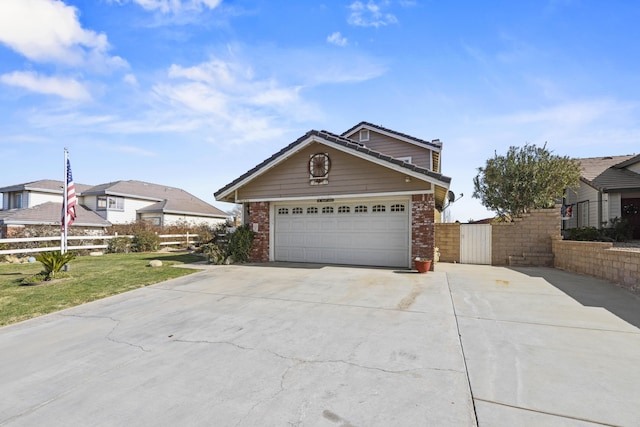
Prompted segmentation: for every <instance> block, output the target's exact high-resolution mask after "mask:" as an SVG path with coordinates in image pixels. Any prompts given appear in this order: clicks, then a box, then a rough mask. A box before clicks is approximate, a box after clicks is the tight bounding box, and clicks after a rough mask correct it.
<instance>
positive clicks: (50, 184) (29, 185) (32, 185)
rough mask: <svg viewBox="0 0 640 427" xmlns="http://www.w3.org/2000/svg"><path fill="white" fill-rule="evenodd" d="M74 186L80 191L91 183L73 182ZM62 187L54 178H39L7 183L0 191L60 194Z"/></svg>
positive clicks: (62, 183) (89, 186)
mask: <svg viewBox="0 0 640 427" xmlns="http://www.w3.org/2000/svg"><path fill="white" fill-rule="evenodd" d="M74 185H75V187H76V192H77V193H80V192H82V191H84V190H86V189H88V188H91V185H87V184H78V183H76V182H74ZM63 187H64V182H62V181H57V180H55V179H40V180H38V181H31V182H25V183H22V184H16V185H9V186H7V187H2V188H0V193H9V192H14V191H37V192H40V193H53V194H60V195H62V190H63Z"/></svg>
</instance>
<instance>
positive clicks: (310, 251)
mask: <svg viewBox="0 0 640 427" xmlns="http://www.w3.org/2000/svg"><path fill="white" fill-rule="evenodd" d="M409 211H410V209H409V201H408V200H395V201H369V202H352V203H347V202H335V203H312V204H303V203H298V204H286V205H284V204H282V205H276V206H275V207H274V214H275V233H274V235H275V253H274V257H275V260H276V261H292V262H314V263H323V264H351V265H374V266H388V267H406V266H408V264H409Z"/></svg>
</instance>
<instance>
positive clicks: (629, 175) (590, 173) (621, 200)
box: [563, 155, 640, 239]
mask: <svg viewBox="0 0 640 427" xmlns="http://www.w3.org/2000/svg"><path fill="white" fill-rule="evenodd" d="M578 161H579V162H580V165H581V167H582V173H581V176H580V186H579V188H578V189H577V190H575V191H573V190H570V189H569V190H567V192H566V195H565V200H564V204H565V208H564V211H565V213H566V215H565V218H566V219H565V220H564V221H563V229H569V228H575V227H596V228H602V227H603V226H606V225H607V224H608V223H609V222H610V221H611V220H613V219H614V218H624V219H626V220H628V221H629V223H630V224H631V225H632V226H633V227H634V235H633V236H634V239H640V155H626V156H607V157H592V158H585V159H578Z"/></svg>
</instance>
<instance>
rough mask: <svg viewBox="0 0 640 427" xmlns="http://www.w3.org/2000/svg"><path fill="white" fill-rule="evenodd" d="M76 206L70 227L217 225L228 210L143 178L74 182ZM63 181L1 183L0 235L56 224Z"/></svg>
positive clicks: (223, 218) (222, 220)
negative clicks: (141, 223) (138, 223)
mask: <svg viewBox="0 0 640 427" xmlns="http://www.w3.org/2000/svg"><path fill="white" fill-rule="evenodd" d="M75 188H76V193H77V195H78V203H79V207H78V208H77V209H76V214H77V215H78V216H77V219H76V220H75V222H74V223H73V225H72V227H101V228H103V227H105V226H110V225H112V224H123V223H128V222H134V221H136V220H145V221H151V222H153V223H154V224H157V225H161V226H167V225H172V224H176V223H177V222H188V223H192V224H202V223H205V224H209V225H216V224H220V223H224V222H226V220H227V218H228V217H229V214H227V213H225V212H223V211H221V210H220V209H218V208H216V207H214V206H211V205H210V204H208V203H206V202H204V201H202V200H200V199H198V198H197V197H195V196H193V195H192V194H189V193H187V192H186V191H184V190H181V189H179V188H175V187H168V186H165V185H157V184H151V183H147V182H141V181H116V182H112V183H108V184H102V185H98V186H91V185H84V184H75ZM62 192H63V182H62V181H55V180H40V181H34V182H29V183H25V184H18V185H12V186H8V187H3V188H0V193H2V200H3V209H1V210H0V237H7V236H9V235H12V234H15V233H16V232H18V231H19V230H20V229H21V228H23V227H24V226H25V225H56V224H60V220H61V216H62V202H63V198H62Z"/></svg>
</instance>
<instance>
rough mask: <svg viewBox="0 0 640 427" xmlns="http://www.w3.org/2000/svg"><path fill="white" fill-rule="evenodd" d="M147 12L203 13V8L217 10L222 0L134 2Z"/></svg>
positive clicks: (142, 0) (141, 0)
mask: <svg viewBox="0 0 640 427" xmlns="http://www.w3.org/2000/svg"><path fill="white" fill-rule="evenodd" d="M133 1H134V2H135V3H137V4H138V5H140V6H142V7H143V8H144V9H145V10H150V11H154V12H161V13H173V14H178V13H181V12H186V11H201V10H202V9H203V8H208V9H215V8H216V7H218V6H219V5H220V3H221V2H222V0H184V1H183V0H133Z"/></svg>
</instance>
